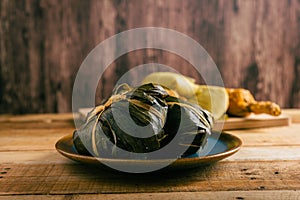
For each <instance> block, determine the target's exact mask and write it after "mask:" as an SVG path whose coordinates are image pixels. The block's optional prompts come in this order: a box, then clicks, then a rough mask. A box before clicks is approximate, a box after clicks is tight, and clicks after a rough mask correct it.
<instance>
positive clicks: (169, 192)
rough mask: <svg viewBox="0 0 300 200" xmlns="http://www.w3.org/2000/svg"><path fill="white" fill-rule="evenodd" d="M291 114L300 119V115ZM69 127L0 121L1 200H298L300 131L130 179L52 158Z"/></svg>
mask: <svg viewBox="0 0 300 200" xmlns="http://www.w3.org/2000/svg"><path fill="white" fill-rule="evenodd" d="M287 112H291V111H289V110H288V111H287ZM287 112H286V113H287ZM292 113H293V119H294V118H295V119H298V118H299V116H300V111H299V110H298V112H297V110H293V112H292ZM72 120H73V115H72V114H43V115H23V116H22V115H21V116H14V115H1V116H0V127H3V129H1V130H0V136H1V140H0V199H1V200H2V199H99V198H100V199H102V198H105V199H186V198H188V199H199V198H200V199H201V198H205V199H220V198H221V199H299V197H300V193H299V189H300V181H299V180H300V138H299V130H300V124H299V123H292V124H290V125H289V126H283V127H272V128H257V129H247V130H234V131H229V132H230V133H231V134H235V135H237V136H238V137H240V138H241V139H242V141H243V146H242V148H241V149H240V151H239V152H238V153H236V154H235V155H233V156H230V157H228V158H226V159H224V160H222V161H220V162H218V163H215V164H212V165H208V166H203V167H201V168H197V169H193V170H189V171H185V172H180V173H179V172H176V173H174V172H172V171H170V172H168V171H164V172H156V173H152V174H125V173H117V172H112V171H106V170H103V169H102V168H98V167H97V166H88V165H83V164H80V163H76V162H74V161H71V160H69V159H67V158H65V157H63V156H61V155H60V154H59V153H58V152H57V151H56V150H55V147H54V145H55V143H56V141H58V139H60V138H61V137H63V136H65V135H67V134H70V133H72V131H73V130H74V125H73V122H72Z"/></svg>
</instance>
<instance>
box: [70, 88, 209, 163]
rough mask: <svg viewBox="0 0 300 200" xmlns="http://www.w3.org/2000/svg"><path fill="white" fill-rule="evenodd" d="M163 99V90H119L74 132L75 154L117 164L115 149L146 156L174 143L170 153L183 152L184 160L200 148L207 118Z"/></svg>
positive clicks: (195, 108) (206, 131)
mask: <svg viewBox="0 0 300 200" xmlns="http://www.w3.org/2000/svg"><path fill="white" fill-rule="evenodd" d="M169 94H170V92H169V91H168V89H166V88H164V87H162V86H160V85H157V84H152V83H149V84H145V85H142V86H140V87H137V88H131V87H129V86H128V85H126V84H124V85H121V86H119V87H118V88H116V89H115V90H114V91H113V94H112V96H111V97H110V98H109V99H108V101H106V103H105V104H104V105H100V106H97V107H95V108H94V109H93V110H92V111H91V112H90V113H89V114H88V116H87V119H86V122H85V123H84V124H83V126H82V127H81V128H79V129H78V130H76V131H74V134H73V140H74V145H75V148H76V150H77V151H78V152H79V153H80V154H84V155H93V156H97V157H110V158H111V157H116V158H120V155H123V156H125V157H126V156H128V155H127V154H124V153H122V154H121V153H119V152H118V149H122V150H124V151H126V152H133V153H149V152H154V151H156V150H159V149H161V148H163V147H164V146H166V145H168V144H169V143H171V142H172V143H173V142H174V141H173V140H174V138H176V140H175V142H176V145H175V148H176V147H179V148H183V147H184V148H185V149H187V150H186V151H185V152H184V154H185V155H188V154H193V153H195V152H196V151H198V150H199V149H200V148H201V147H202V146H203V145H204V144H205V143H206V139H207V136H208V135H209V134H210V130H211V126H212V118H211V116H210V114H209V113H208V112H207V111H205V110H203V109H202V108H200V107H199V106H198V105H193V104H191V103H187V102H185V101H183V100H181V99H178V98H176V97H173V96H170V95H169ZM139 127H141V128H142V129H139ZM143 127H144V128H143ZM145 127H146V128H145ZM140 130H142V131H140ZM177 136H178V137H177ZM116 147H118V148H116ZM179 156H180V155H179Z"/></svg>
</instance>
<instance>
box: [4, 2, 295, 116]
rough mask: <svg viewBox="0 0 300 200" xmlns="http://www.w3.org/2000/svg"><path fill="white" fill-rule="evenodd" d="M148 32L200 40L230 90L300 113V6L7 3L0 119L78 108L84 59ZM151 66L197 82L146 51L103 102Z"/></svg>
mask: <svg viewBox="0 0 300 200" xmlns="http://www.w3.org/2000/svg"><path fill="white" fill-rule="evenodd" d="M145 26H156V27H165V28H171V29H174V30H177V31H180V32H182V33H185V34H187V35H188V36H190V37H192V38H193V39H195V40H196V41H198V42H199V43H200V44H201V45H202V46H203V47H204V48H205V49H206V50H207V51H208V53H209V54H210V55H211V57H212V58H213V59H214V61H215V62H216V64H217V66H218V68H219V70H220V71H221V74H222V77H223V80H224V83H225V86H226V87H245V88H248V89H250V90H251V92H252V93H253V94H254V95H255V97H256V98H257V99H259V100H266V99H269V100H272V101H275V102H277V103H278V104H280V105H281V106H282V107H298V108H299V107H300V1H299V0H286V1H283V0H186V1H179V0H154V1H152V0H144V1H139V0H128V1H123V0H115V1H110V0H87V1H82V0H64V1H61V0H22V1H19V0H1V1H0V113H35V112H36V113H40V112H69V111H71V99H72V86H73V82H74V79H75V76H76V72H77V70H78V68H79V67H80V64H81V63H82V61H83V59H84V58H85V57H86V56H87V54H88V53H89V52H90V51H91V50H92V49H93V48H94V47H95V46H96V45H97V44H98V43H100V42H101V41H103V40H105V39H107V38H108V37H110V36H112V35H114V34H116V33H119V32H121V31H124V30H128V29H132V28H137V27H145ZM148 62H159V63H162V64H167V65H169V66H174V68H175V69H177V70H179V71H180V72H181V73H183V74H185V75H190V76H192V77H195V78H197V76H196V75H195V74H194V72H193V71H191V70H189V66H188V63H186V62H185V61H184V60H182V59H180V58H178V57H177V56H174V55H169V54H166V53H163V52H160V51H155V50H140V51H135V52H132V53H129V54H128V55H125V56H122V57H121V58H119V59H118V60H117V61H116V62H114V63H113V64H112V65H111V66H110V67H109V68H108V70H107V71H106V73H105V74H104V76H103V78H102V79H101V83H100V84H99V85H100V86H99V91H100V92H99V97H100V98H105V97H107V96H108V95H109V92H110V90H111V89H112V88H113V86H114V83H115V82H116V81H117V80H118V78H119V77H120V76H121V75H122V74H123V73H125V72H126V71H127V70H128V69H130V68H131V67H133V66H136V65H139V64H142V63H148ZM182 66H184V67H182Z"/></svg>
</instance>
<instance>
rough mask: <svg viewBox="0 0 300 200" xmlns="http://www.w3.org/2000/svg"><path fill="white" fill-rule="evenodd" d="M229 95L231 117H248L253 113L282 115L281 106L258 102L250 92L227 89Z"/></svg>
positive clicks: (241, 89) (269, 102)
mask: <svg viewBox="0 0 300 200" xmlns="http://www.w3.org/2000/svg"><path fill="white" fill-rule="evenodd" d="M226 90H227V93H228V95H229V108H228V110H227V113H228V114H229V115H231V116H237V117H246V116H248V115H250V114H251V113H254V114H262V113H266V114H269V115H273V116H278V115H280V114H281V110H280V107H279V105H277V104H276V103H273V102H271V101H256V100H255V99H254V97H253V95H252V94H251V92H250V91H249V90H246V89H243V88H237V89H235V88H226Z"/></svg>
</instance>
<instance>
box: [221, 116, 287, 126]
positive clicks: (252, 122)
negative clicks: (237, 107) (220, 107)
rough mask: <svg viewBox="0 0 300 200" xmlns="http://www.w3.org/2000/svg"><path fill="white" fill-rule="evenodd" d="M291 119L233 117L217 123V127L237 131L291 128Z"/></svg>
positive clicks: (279, 117)
mask: <svg viewBox="0 0 300 200" xmlns="http://www.w3.org/2000/svg"><path fill="white" fill-rule="evenodd" d="M290 123H291V119H290V117H289V116H287V115H280V116H277V117H274V116H270V115H266V114H260V115H255V114H251V115H250V116H248V117H243V118H237V117H231V118H228V119H226V120H225V121H217V122H216V123H215V127H219V126H222V125H223V127H222V129H223V130H236V129H252V128H266V127H275V126H289V125H290Z"/></svg>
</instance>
